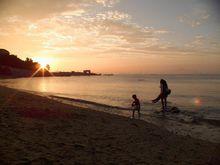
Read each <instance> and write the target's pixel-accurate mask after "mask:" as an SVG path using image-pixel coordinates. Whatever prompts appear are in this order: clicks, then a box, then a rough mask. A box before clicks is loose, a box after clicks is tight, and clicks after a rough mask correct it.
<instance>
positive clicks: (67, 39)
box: [0, 0, 220, 74]
mask: <svg viewBox="0 0 220 165" xmlns="http://www.w3.org/2000/svg"><path fill="white" fill-rule="evenodd" d="M0 48H4V49H7V50H9V51H10V52H11V53H12V54H16V55H18V57H20V58H22V59H25V58H26V57H30V58H33V59H34V60H36V61H38V60H41V61H42V60H45V61H47V62H48V63H49V64H50V65H51V69H52V70H53V71H58V70H62V71H71V70H75V71H81V70H83V69H91V70H93V71H95V72H101V73H158V74H160V73H162V74H170V73H171V74H172V73H174V74H182V73H186V74H187V73H213V74H216V73H220V1H218V0H37V1H35V0H0Z"/></svg>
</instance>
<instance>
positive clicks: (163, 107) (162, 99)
mask: <svg viewBox="0 0 220 165" xmlns="http://www.w3.org/2000/svg"><path fill="white" fill-rule="evenodd" d="M161 104H162V109H163V111H165V105H164V98H163V97H161Z"/></svg>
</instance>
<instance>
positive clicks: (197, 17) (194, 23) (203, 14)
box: [178, 8, 210, 28]
mask: <svg viewBox="0 0 220 165" xmlns="http://www.w3.org/2000/svg"><path fill="white" fill-rule="evenodd" d="M209 17H210V14H208V12H207V11H206V10H201V9H196V8H194V9H193V11H192V12H191V13H189V14H185V15H183V16H180V17H178V20H179V22H181V23H185V24H187V25H189V26H191V27H193V28H194V27H198V26H200V25H202V24H203V23H205V22H206V21H207V20H208V18H209Z"/></svg>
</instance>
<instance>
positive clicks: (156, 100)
mask: <svg viewBox="0 0 220 165" xmlns="http://www.w3.org/2000/svg"><path fill="white" fill-rule="evenodd" d="M161 98H162V94H159V96H158V97H157V98H156V99H154V100H152V101H153V102H154V103H157V102H158V101H159V100H160V99H161Z"/></svg>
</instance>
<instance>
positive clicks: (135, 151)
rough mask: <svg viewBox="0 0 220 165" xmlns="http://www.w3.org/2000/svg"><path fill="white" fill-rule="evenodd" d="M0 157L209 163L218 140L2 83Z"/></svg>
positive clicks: (11, 161) (41, 160)
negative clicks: (182, 132)
mask: <svg viewBox="0 0 220 165" xmlns="http://www.w3.org/2000/svg"><path fill="white" fill-rule="evenodd" d="M0 96H1V97H0V119H1V122H0V131H1V136H0V154H1V157H0V161H1V162H3V163H6V164H7V163H8V164H19V163H38V164H39V163H47V164H48V163H49V164H51V163H52V164H59V163H64V164H69V163H73V164H74V163H76V164H77V163H78V164H94V163H95V164H171V165H172V164H207V163H215V162H217V161H219V160H218V159H217V158H218V156H219V150H218V149H219V147H220V145H219V144H215V143H210V142H207V141H203V140H198V139H194V138H191V137H188V136H179V135H176V134H173V133H171V132H168V131H167V130H165V129H163V128H161V127H158V126H155V125H153V124H150V123H147V122H145V121H141V120H131V119H129V118H126V117H122V116H118V115H113V114H107V113H104V112H97V111H94V110H90V109H87V108H82V107H77V106H70V105H66V104H63V103H60V102H57V101H55V100H52V99H48V98H46V97H41V96H37V95H33V94H30V93H26V92H22V91H19V90H15V89H11V88H7V87H3V86H0Z"/></svg>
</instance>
